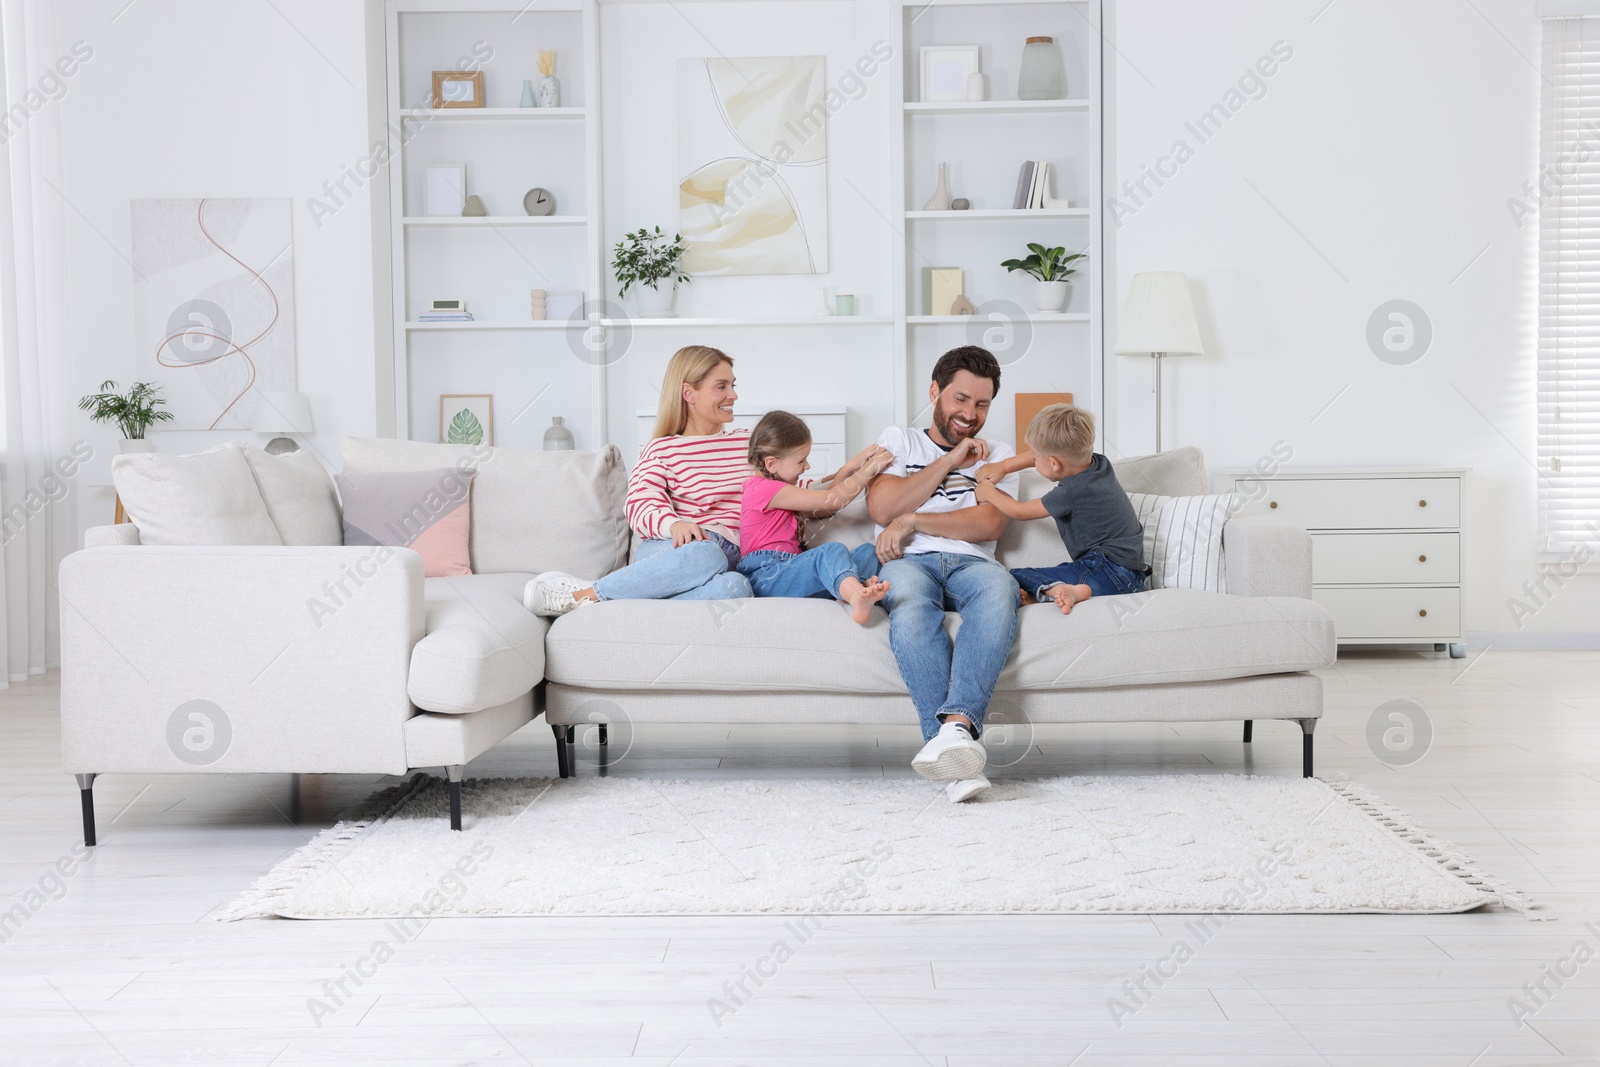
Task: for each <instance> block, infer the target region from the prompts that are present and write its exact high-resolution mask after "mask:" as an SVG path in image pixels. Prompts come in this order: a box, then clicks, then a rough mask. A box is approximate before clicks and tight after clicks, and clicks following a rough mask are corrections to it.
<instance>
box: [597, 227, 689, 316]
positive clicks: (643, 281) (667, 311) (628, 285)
mask: <svg viewBox="0 0 1600 1067" xmlns="http://www.w3.org/2000/svg"><path fill="white" fill-rule="evenodd" d="M685 251H686V249H685V248H684V244H683V237H682V235H680V234H673V235H672V236H671V237H668V236H667V235H666V234H664V233H662V232H661V227H660V226H657V227H656V228H655V231H654V232H653V233H652V232H651V231H650V230H647V229H644V228H643V227H640V228H639V230H638V232H637V233H630V234H628V235H626V236H625V237H623V239H622V240H620V241H618V242H617V247H616V250H615V251H614V252H613V253H612V256H611V269H612V271H613V272H615V273H616V276H617V281H618V282H619V283H620V285H621V288H620V290H619V291H618V294H617V295H618V296H627V295H628V290H629V289H634V290H635V292H636V294H637V296H636V299H637V300H638V303H639V315H640V317H641V318H646V319H668V318H671V317H672V315H673V308H672V305H673V300H674V299H675V298H676V297H677V294H678V286H679V284H680V283H685V282H687V281H688V280H689V275H688V274H687V273H686V272H685V271H684V269H683V255H684V252H685Z"/></svg>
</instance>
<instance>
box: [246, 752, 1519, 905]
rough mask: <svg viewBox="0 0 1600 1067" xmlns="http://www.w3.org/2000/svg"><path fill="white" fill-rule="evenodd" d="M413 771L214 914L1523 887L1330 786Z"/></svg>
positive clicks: (1041, 901)
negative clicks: (456, 775)
mask: <svg viewBox="0 0 1600 1067" xmlns="http://www.w3.org/2000/svg"><path fill="white" fill-rule="evenodd" d="M464 793H465V799H464V803H463V810H464V812H465V818H464V826H465V829H464V830H463V831H462V832H460V833H456V832H453V831H451V830H450V827H449V822H448V810H449V809H448V800H447V793H446V791H445V785H444V783H443V782H442V781H440V780H438V779H435V778H430V777H428V776H426V775H420V774H419V775H416V776H414V777H413V778H412V779H411V780H409V781H408V782H406V783H405V784H403V785H401V786H398V787H396V788H394V789H390V790H386V791H385V792H383V793H380V794H378V795H377V796H375V797H373V798H372V801H370V802H369V803H368V805H367V806H366V807H365V808H364V810H363V811H362V812H361V813H359V814H358V817H356V818H353V819H350V820H348V821H345V822H341V823H339V825H337V826H335V827H334V828H332V829H330V830H327V831H325V832H323V833H322V834H321V835H320V836H319V837H318V838H317V839H316V840H314V841H313V842H312V843H311V844H309V845H307V846H305V847H304V848H302V849H300V850H298V851H297V852H295V853H293V854H292V855H290V856H289V857H288V858H286V859H284V860H283V861H282V862H280V863H279V864H278V865H277V866H276V867H274V868H273V869H272V871H271V872H269V873H268V874H267V875H266V876H265V877H264V878H262V879H261V880H260V881H259V882H258V883H257V884H256V885H255V886H254V887H253V888H251V889H250V890H249V891H248V892H247V893H245V894H244V895H243V896H242V897H241V898H240V899H239V900H237V901H235V902H234V904H233V905H232V906H231V907H230V908H229V909H228V910H227V911H226V912H225V913H223V914H222V915H221V916H220V918H222V919H225V920H226V919H244V918H258V917H267V916H282V917H285V918H296V919H333V918H396V917H405V916H427V917H438V916H474V915H478V916H488V915H701V914H729V913H732V914H772V913H779V914H799V915H808V914H809V915H831V914H835V913H856V914H884V913H904V912H927V913H995V912H1035V913H1039V912H1043V913H1063V912H1145V913H1186V912H1246V913H1302V912H1303V913H1342V912H1404V913H1442V912H1460V911H1468V910H1470V909H1472V908H1477V907H1482V906H1483V905H1486V904H1494V903H1499V904H1503V905H1506V906H1509V907H1512V908H1515V909H1516V910H1518V911H1521V912H1523V913H1524V914H1527V912H1528V909H1529V908H1530V907H1532V906H1533V905H1531V904H1530V902H1528V901H1527V900H1526V899H1525V898H1523V897H1521V896H1520V895H1519V894H1516V893H1514V892H1512V891H1510V890H1509V889H1507V888H1505V887H1504V886H1500V885H1498V884H1495V883H1493V882H1491V881H1490V880H1489V879H1487V878H1485V877H1484V876H1483V875H1481V874H1480V873H1478V872H1477V871H1476V870H1475V869H1474V868H1473V867H1472V865H1471V864H1470V862H1468V861H1467V860H1466V858H1465V857H1463V856H1461V855H1460V854H1459V853H1457V852H1456V851H1455V850H1453V849H1451V848H1450V847H1449V846H1447V845H1443V844H1441V843H1439V842H1435V841H1433V840H1432V839H1430V838H1429V837H1428V836H1427V835H1426V834H1425V833H1424V832H1423V831H1421V830H1420V829H1418V828H1417V827H1415V826H1412V825H1410V824H1409V822H1408V821H1407V820H1406V819H1405V817H1404V816H1401V815H1399V814H1398V813H1397V812H1394V811H1393V810H1391V809H1389V808H1387V807H1386V806H1385V805H1384V804H1383V803H1382V802H1381V801H1379V800H1378V799H1377V798H1375V797H1373V796H1371V795H1370V794H1367V793H1365V792H1363V791H1361V790H1359V789H1357V788H1355V787H1353V786H1350V785H1348V784H1344V783H1342V782H1333V783H1329V782H1324V781H1321V780H1319V779H1315V778H1313V779H1302V778H1284V777H1261V778H1256V777H1244V776H1240V775H1215V776H1195V775H1183V776H1178V775H1162V776H1156V777H1089V778H1034V779H1019V780H1013V781H1000V782H997V783H996V784H995V786H994V788H993V789H991V790H990V791H989V792H988V793H987V794H985V795H984V796H983V797H982V798H981V799H980V800H979V801H976V802H973V803H969V804H963V805H953V804H951V803H949V802H948V801H947V800H945V798H944V793H943V790H942V789H941V788H940V787H938V786H936V785H934V784H932V783H928V782H923V781H920V780H888V781H886V780H883V779H872V780H861V781H848V780H823V781H817V780H778V781H774V780H770V779H763V780H758V781H736V780H726V781H718V780H711V781H705V780H700V781H651V780H640V779H626V778H621V779H619V778H583V779H577V778H572V779H565V780H562V779H544V778H500V779H475V780H469V781H467V782H466V783H465V789H464Z"/></svg>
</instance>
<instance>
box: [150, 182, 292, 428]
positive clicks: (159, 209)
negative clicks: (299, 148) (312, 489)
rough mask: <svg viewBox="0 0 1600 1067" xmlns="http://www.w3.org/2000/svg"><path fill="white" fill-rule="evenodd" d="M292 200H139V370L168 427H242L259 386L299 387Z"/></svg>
mask: <svg viewBox="0 0 1600 1067" xmlns="http://www.w3.org/2000/svg"><path fill="white" fill-rule="evenodd" d="M294 210H295V208H294V202H293V201H292V200H290V199H288V198H287V197H284V198H277V197H273V198H265V199H253V198H252V199H211V198H206V199H193V200H134V201H131V202H130V204H129V214H130V216H131V219H130V221H131V223H132V226H131V232H132V237H133V241H132V252H131V255H130V256H129V259H130V261H131V263H132V266H133V271H134V278H135V279H136V281H135V284H134V287H133V298H134V304H133V306H134V345H135V353H136V355H135V366H134V370H133V374H134V375H135V376H136V377H138V378H140V379H141V380H146V381H151V382H154V383H155V384H157V385H159V386H161V387H162V388H163V389H164V390H165V391H166V395H167V397H168V399H169V400H170V401H171V403H172V408H173V410H174V411H175V412H177V413H178V417H177V421H176V422H175V423H174V425H173V427H172V428H173V429H178V430H247V429H249V427H250V416H251V415H252V413H253V411H254V408H255V403H256V397H255V393H254V391H255V390H257V389H293V388H295V364H296V359H295V297H294V231H293V228H292V226H291V224H290V219H291V216H292V213H293V211H294Z"/></svg>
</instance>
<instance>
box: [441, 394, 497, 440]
mask: <svg viewBox="0 0 1600 1067" xmlns="http://www.w3.org/2000/svg"><path fill="white" fill-rule="evenodd" d="M439 443H440V444H444V445H488V446H489V447H491V448H492V447H493V446H494V396H493V395H492V394H490V393H441V394H439Z"/></svg>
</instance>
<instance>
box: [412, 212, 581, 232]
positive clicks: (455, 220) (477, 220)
mask: <svg viewBox="0 0 1600 1067" xmlns="http://www.w3.org/2000/svg"><path fill="white" fill-rule="evenodd" d="M400 221H401V222H402V223H403V224H404V225H406V226H475V227H479V228H488V229H499V228H500V227H502V226H586V225H588V223H589V217H588V216H587V215H541V216H533V215H407V216H406V217H405V218H403V219H401V220H400Z"/></svg>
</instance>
